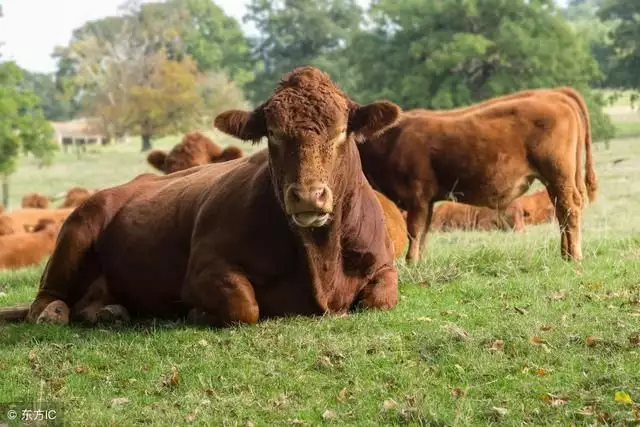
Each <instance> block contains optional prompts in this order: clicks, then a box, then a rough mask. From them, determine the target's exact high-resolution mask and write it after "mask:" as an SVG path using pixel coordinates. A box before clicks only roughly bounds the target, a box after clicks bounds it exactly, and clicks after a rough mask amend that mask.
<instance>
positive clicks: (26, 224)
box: [4, 208, 73, 233]
mask: <svg viewBox="0 0 640 427" xmlns="http://www.w3.org/2000/svg"><path fill="white" fill-rule="evenodd" d="M72 211H73V208H64V209H61V208H58V209H34V208H29V209H16V210H15V211H11V212H7V213H6V214H4V216H5V217H7V218H8V219H9V220H10V221H11V224H12V229H13V231H14V232H16V233H19V232H22V231H32V230H33V229H34V228H35V227H36V225H37V224H38V222H40V220H42V219H51V220H54V221H56V222H58V223H62V222H63V221H64V220H65V219H66V218H67V217H68V216H69V214H70V213H71V212H72Z"/></svg>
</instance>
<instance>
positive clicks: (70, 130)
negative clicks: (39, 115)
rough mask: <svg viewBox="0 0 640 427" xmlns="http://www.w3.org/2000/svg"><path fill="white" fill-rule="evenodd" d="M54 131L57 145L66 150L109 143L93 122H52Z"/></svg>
mask: <svg viewBox="0 0 640 427" xmlns="http://www.w3.org/2000/svg"><path fill="white" fill-rule="evenodd" d="M51 125H52V126H53V129H54V131H55V132H54V140H55V142H56V144H58V145H60V146H62V147H63V148H64V149H65V150H66V149H67V148H68V147H69V146H70V145H75V146H86V145H89V144H100V145H104V144H106V143H108V142H109V137H108V136H107V135H106V134H104V133H103V132H101V131H100V130H99V128H98V126H96V125H95V124H94V123H92V121H91V120H88V119H84V118H83V119H77V120H71V121H68V122H51Z"/></svg>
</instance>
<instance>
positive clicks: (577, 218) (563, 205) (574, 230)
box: [547, 177, 582, 261]
mask: <svg viewBox="0 0 640 427" xmlns="http://www.w3.org/2000/svg"><path fill="white" fill-rule="evenodd" d="M558 178H559V179H558ZM562 178H563V177H557V178H556V179H555V180H553V181H551V182H550V184H549V186H548V187H547V189H548V191H549V196H551V199H552V200H555V201H556V203H555V207H556V217H557V219H558V225H559V226H560V234H561V246H560V247H561V253H562V257H563V258H565V259H568V260H574V261H580V260H582V242H581V238H582V236H581V219H582V209H580V205H578V204H576V203H574V200H575V197H576V193H577V194H578V197H579V191H580V190H579V189H578V188H576V186H575V185H574V179H573V177H572V178H571V179H562Z"/></svg>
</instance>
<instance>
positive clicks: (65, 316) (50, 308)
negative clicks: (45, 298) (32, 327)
mask: <svg viewBox="0 0 640 427" xmlns="http://www.w3.org/2000/svg"><path fill="white" fill-rule="evenodd" d="M36 323H52V324H54V325H67V324H69V306H68V305H67V304H66V303H65V302H64V301H61V300H55V301H52V302H50V303H49V305H47V306H46V307H45V308H44V310H42V313H40V315H39V316H38V318H37V319H36Z"/></svg>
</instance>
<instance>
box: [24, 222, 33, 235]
mask: <svg viewBox="0 0 640 427" xmlns="http://www.w3.org/2000/svg"><path fill="white" fill-rule="evenodd" d="M23 228H24V231H25V232H26V233H33V231H34V229H35V228H36V226H35V225H33V224H24V225H23Z"/></svg>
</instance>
